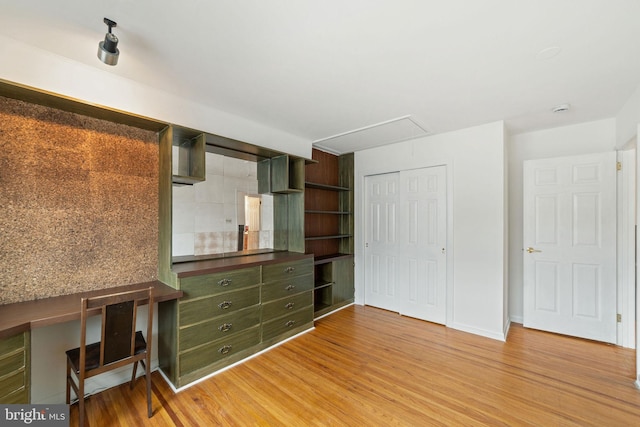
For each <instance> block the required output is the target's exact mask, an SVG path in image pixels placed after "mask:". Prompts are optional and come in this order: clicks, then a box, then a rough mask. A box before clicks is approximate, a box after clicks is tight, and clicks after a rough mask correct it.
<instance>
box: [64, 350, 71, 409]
mask: <svg viewBox="0 0 640 427" xmlns="http://www.w3.org/2000/svg"><path fill="white" fill-rule="evenodd" d="M69 381H71V366H70V365H69V359H68V358H67V378H66V381H65V382H66V383H67V393H66V397H67V405H68V404H70V403H71V385H70V384H69Z"/></svg>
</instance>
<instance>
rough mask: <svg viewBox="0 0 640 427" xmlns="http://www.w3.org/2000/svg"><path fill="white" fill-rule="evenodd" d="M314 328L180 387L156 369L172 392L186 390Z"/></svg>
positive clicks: (311, 329)
mask: <svg viewBox="0 0 640 427" xmlns="http://www.w3.org/2000/svg"><path fill="white" fill-rule="evenodd" d="M314 329H315V326H314V327H312V328H309V329H305V330H304V331H302V332H299V333H297V334H295V335H293V336H291V337H289V338H287V339H285V340H282V341H279V342H277V343H275V344H273V345H272V346H269V347H267V348H265V349H264V350H260V351H259V352H257V353H254V354H252V355H251V356H248V357H245V358H244V359H242V360H238V361H237V362H235V363H232V364H231V365H229V366H225V367H224V368H220V369H218V370H217V371H215V372H212V373H210V374H207V375H205V376H204V377H202V378H199V379H197V380H194V381H192V382H190V383H189V384H187V385H183V386H182V387H179V388H176V387H175V386H174V385H173V383H172V382H171V381H170V380H169V378H167V376H166V375H165V374H164V372H163V371H162V369H159V370H158V371H159V372H160V375H161V376H162V378H164V380H165V382H166V383H167V384H168V385H169V387H171V390H173V392H174V393H180V392H181V391H183V390H186V389H188V388H189V387H192V386H194V385H196V384H198V383H201V382H202V381H205V380H208V379H209V378H211V377H214V376H216V375H218V374H219V373H220V372H224V371H226V370H228V369H231V368H233V367H234V366H238V365H240V364H242V363H244V362H246V361H247V360H250V359H253V358H254V357H257V356H259V355H261V354H263V353H266V352H267V351H269V350H271V349H273V348H276V347H278V346H280V345H282V344H284V343H286V342H287V341H291V340H292V339H294V338H297V337H299V336H301V335H303V334H306V333H307V332H310V331H313V330H314Z"/></svg>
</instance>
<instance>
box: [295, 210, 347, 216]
mask: <svg viewBox="0 0 640 427" xmlns="http://www.w3.org/2000/svg"><path fill="white" fill-rule="evenodd" d="M304 213H306V214H319V215H351V212H346V211H344V212H343V211H322V210H311V211H304Z"/></svg>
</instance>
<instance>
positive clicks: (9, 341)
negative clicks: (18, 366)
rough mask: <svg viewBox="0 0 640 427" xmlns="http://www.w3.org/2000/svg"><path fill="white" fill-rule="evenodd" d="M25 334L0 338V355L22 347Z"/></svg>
mask: <svg viewBox="0 0 640 427" xmlns="http://www.w3.org/2000/svg"><path fill="white" fill-rule="evenodd" d="M24 340H25V334H22V333H21V334H18V335H14V336H12V337H9V338H3V339H0V357H2V356H3V355H4V354H7V353H11V352H12V351H14V350H17V349H19V348H24V344H25V343H24Z"/></svg>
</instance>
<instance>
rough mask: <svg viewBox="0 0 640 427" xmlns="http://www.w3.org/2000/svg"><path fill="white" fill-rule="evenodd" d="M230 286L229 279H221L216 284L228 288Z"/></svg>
mask: <svg viewBox="0 0 640 427" xmlns="http://www.w3.org/2000/svg"><path fill="white" fill-rule="evenodd" d="M230 284H231V279H222V280H220V281H219V282H218V285H220V286H229V285H230Z"/></svg>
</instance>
